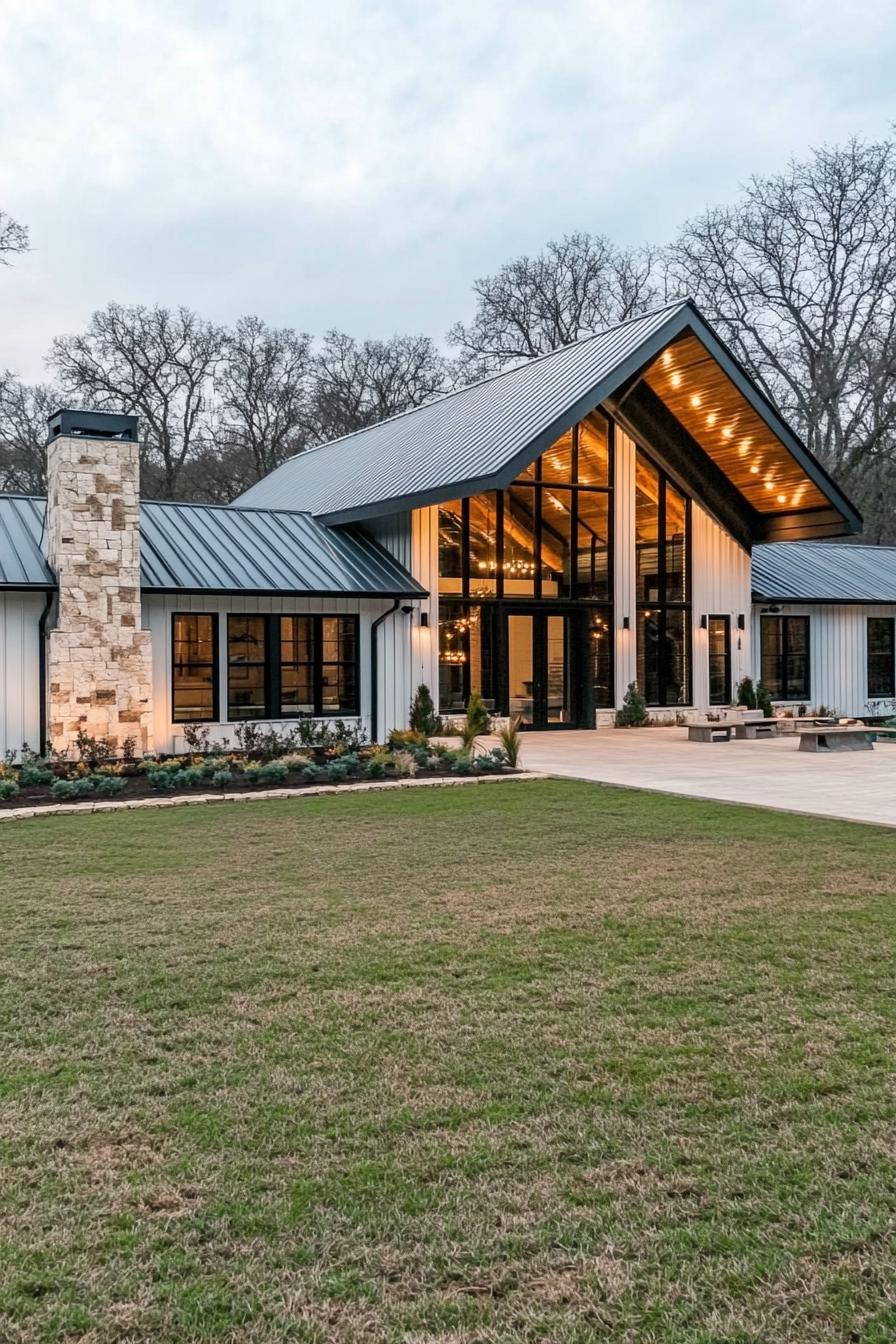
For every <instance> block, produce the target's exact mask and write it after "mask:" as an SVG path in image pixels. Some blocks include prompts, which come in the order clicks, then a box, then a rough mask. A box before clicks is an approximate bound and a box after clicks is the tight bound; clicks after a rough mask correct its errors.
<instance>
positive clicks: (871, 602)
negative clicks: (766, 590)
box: [753, 590, 896, 607]
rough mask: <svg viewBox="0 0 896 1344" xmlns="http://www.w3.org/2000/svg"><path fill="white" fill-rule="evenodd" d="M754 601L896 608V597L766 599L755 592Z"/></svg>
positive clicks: (819, 605) (821, 605) (809, 605)
mask: <svg viewBox="0 0 896 1344" xmlns="http://www.w3.org/2000/svg"><path fill="white" fill-rule="evenodd" d="M753 601H754V602H755V603H757V605H758V604H759V603H760V602H768V603H773V604H774V605H775V606H779V605H782V604H783V605H784V606H792V607H896V597H842V596H841V597H797V596H794V595H791V596H790V597H780V596H776V597H766V596H765V595H763V594H761V593H757V592H756V591H755V590H754V592H753Z"/></svg>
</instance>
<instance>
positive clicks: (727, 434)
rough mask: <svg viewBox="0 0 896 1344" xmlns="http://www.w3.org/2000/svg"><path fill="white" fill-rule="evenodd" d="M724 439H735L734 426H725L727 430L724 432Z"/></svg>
mask: <svg viewBox="0 0 896 1344" xmlns="http://www.w3.org/2000/svg"><path fill="white" fill-rule="evenodd" d="M722 438H723V439H733V438H734V426H733V425H726V426H725V428H724V429H723V430H722Z"/></svg>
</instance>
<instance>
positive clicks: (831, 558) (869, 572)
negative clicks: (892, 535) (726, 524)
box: [753, 541, 896, 603]
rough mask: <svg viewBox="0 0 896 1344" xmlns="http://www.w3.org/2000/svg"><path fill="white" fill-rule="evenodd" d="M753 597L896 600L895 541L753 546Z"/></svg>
mask: <svg viewBox="0 0 896 1344" xmlns="http://www.w3.org/2000/svg"><path fill="white" fill-rule="evenodd" d="M753 596H754V598H755V599H756V601H757V602H832V603H836V602H841V603H850V602H853V603H878V602H883V603H886V602H896V546H852V545H837V544H836V543H834V544H829V543H825V542H821V541H783V542H773V543H771V544H765V545H762V546H754V547H753Z"/></svg>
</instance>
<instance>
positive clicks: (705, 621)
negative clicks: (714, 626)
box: [700, 616, 709, 630]
mask: <svg viewBox="0 0 896 1344" xmlns="http://www.w3.org/2000/svg"><path fill="white" fill-rule="evenodd" d="M700 629H701V630H708V629H709V617H708V616H701V617H700Z"/></svg>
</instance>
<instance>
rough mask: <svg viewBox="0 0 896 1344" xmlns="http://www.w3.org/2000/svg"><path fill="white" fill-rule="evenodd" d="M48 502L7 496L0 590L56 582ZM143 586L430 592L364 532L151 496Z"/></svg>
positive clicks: (0, 537) (301, 517) (303, 517)
mask: <svg viewBox="0 0 896 1344" xmlns="http://www.w3.org/2000/svg"><path fill="white" fill-rule="evenodd" d="M45 513H46V500H44V499H38V498H31V497H25V496H18V495H0V587H7V588H10V587H15V588H24V587H38V588H53V587H55V585H56V580H55V577H54V575H53V572H52V570H51V569H50V567H49V565H48V564H47V562H46V558H45V548H46V547H45V538H44V536H43V527H44V516H45ZM140 543H141V544H140V568H141V585H142V587H143V588H144V589H147V590H150V591H152V590H156V591H167V592H176V591H192V592H219V593H224V592H228V593H231V592H232V593H238V592H246V593H309V594H312V593H313V594H319V595H321V596H323V595H327V596H330V595H333V596H335V595H339V594H343V595H345V594H351V595H352V596H357V597H364V596H370V597H420V596H423V595H425V590H424V589H423V588H422V587H421V586H420V584H419V583H417V581H416V580H415V579H413V578H412V577H411V575H410V574H408V572H407V570H406V569H405V568H404V567H403V566H402V565H401V564H399V562H398V561H397V560H396V559H394V557H393V556H391V555H389V553H388V552H387V551H385V550H383V549H382V547H380V546H378V545H377V543H376V542H374V541H371V540H370V538H369V537H366V536H364V534H363V533H362V532H361V531H360V530H359V529H357V528H332V527H327V526H326V524H324V523H322V522H319V521H318V520H317V519H316V518H312V517H311V516H310V514H307V513H295V512H284V511H280V510H273V509H242V508H233V507H230V506H226V505H212V504H175V503H168V502H162V501H144V502H143V503H141V505H140Z"/></svg>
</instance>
